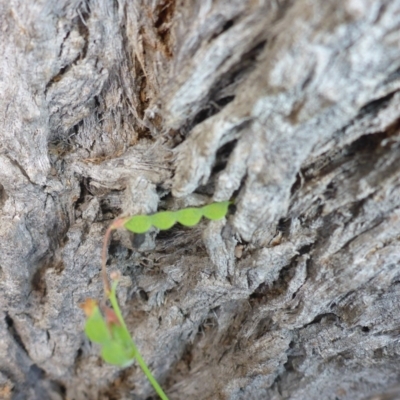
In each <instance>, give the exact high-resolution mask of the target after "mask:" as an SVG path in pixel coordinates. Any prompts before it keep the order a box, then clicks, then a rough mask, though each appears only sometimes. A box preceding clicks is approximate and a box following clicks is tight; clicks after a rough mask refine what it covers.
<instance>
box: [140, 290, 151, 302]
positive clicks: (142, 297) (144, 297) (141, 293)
mask: <svg viewBox="0 0 400 400" xmlns="http://www.w3.org/2000/svg"><path fill="white" fill-rule="evenodd" d="M138 293H139V297H140V298H141V299H142V300H143V301H145V302H147V301H148V300H149V296H148V295H147V293H146V292H145V291H144V290H143V289H139V291H138Z"/></svg>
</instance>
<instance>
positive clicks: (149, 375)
mask: <svg viewBox="0 0 400 400" xmlns="http://www.w3.org/2000/svg"><path fill="white" fill-rule="evenodd" d="M117 285H118V282H117V281H116V280H115V281H113V282H112V285H111V291H110V293H109V299H110V302H111V305H112V308H113V309H114V312H115V314H116V315H117V318H118V320H119V322H120V323H121V325H122V326H123V327H124V329H125V331H126V334H127V336H128V337H129V338H130V341H131V345H132V348H133V350H134V353H135V357H136V359H137V362H138V364H139V366H140V368H142V371H143V372H144V374H145V375H146V377H147V379H148V380H149V382H150V383H151V384H152V385H153V388H154V390H155V391H156V393H157V394H158V395H159V396H160V398H161V399H162V400H168V397H167V395H166V394H165V393H164V391H163V390H162V388H161V386H160V385H159V384H158V382H157V380H156V378H154V376H153V374H152V373H151V371H150V369H149V367H148V366H147V364H146V362H145V361H144V360H143V358H142V356H141V355H140V353H139V350H138V348H137V347H136V345H135V343H134V341H133V339H132V337H131V335H130V333H129V331H128V328H127V326H126V324H125V321H124V318H123V317H122V313H121V309H120V308H119V304H118V300H117V296H116V289H117Z"/></svg>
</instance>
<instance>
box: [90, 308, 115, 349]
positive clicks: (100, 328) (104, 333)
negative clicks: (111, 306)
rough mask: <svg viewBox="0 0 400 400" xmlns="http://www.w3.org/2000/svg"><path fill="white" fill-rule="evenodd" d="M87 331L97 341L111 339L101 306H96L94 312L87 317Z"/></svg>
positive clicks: (101, 341)
mask: <svg viewBox="0 0 400 400" xmlns="http://www.w3.org/2000/svg"><path fill="white" fill-rule="evenodd" d="M85 333H86V336H87V337H88V338H89V339H90V340H91V341H92V342H95V343H100V344H103V343H106V342H107V341H109V340H110V339H111V334H110V331H109V329H108V327H107V324H106V322H105V321H104V318H103V316H102V315H101V313H100V310H99V307H96V308H95V309H94V311H93V314H92V315H91V316H90V317H89V318H88V319H87V321H86V324H85Z"/></svg>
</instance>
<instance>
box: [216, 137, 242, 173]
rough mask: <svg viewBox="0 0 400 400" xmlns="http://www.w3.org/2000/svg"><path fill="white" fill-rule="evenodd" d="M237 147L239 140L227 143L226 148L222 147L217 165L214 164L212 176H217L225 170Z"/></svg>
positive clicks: (218, 154)
mask: <svg viewBox="0 0 400 400" xmlns="http://www.w3.org/2000/svg"><path fill="white" fill-rule="evenodd" d="M236 145H237V140H232V141H230V142H228V143H226V144H225V145H224V146H222V147H221V148H220V149H219V150H218V152H217V156H216V160H217V161H216V163H215V164H214V167H213V169H212V172H211V175H213V174H216V173H218V172H220V171H222V170H224V169H225V167H226V164H227V163H228V160H229V156H230V155H231V153H232V151H233V149H234V148H235V147H236Z"/></svg>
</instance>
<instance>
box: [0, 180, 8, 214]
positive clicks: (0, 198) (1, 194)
mask: <svg viewBox="0 0 400 400" xmlns="http://www.w3.org/2000/svg"><path fill="white" fill-rule="evenodd" d="M7 199H8V195H7V193H6V191H5V189H4V186H3V185H2V184H1V183H0V209H1V208H3V207H4V204H5V203H6V201H7Z"/></svg>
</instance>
